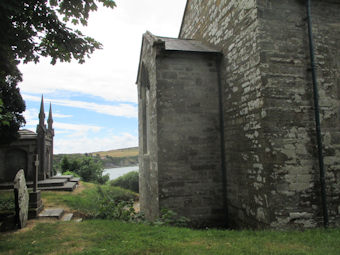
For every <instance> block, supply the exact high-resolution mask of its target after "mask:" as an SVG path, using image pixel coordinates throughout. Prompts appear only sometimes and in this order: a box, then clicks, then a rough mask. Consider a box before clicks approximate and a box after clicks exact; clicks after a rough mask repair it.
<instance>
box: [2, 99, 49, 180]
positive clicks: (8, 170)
mask: <svg viewBox="0 0 340 255" xmlns="http://www.w3.org/2000/svg"><path fill="white" fill-rule="evenodd" d="M52 125H53V119H52V108H51V105H50V110H49V115H48V119H47V127H46V125H45V112H44V99H43V98H42V99H41V106H40V113H39V124H38V125H37V132H36V133H35V132H33V131H30V130H27V129H23V130H19V139H18V140H17V141H14V142H13V143H11V144H9V145H1V146H0V182H12V181H13V180H14V177H15V175H16V173H17V172H18V170H19V169H23V170H24V172H25V177H26V180H28V181H33V174H34V169H35V164H34V162H35V159H36V158H35V157H36V155H37V154H38V158H39V171H38V179H39V180H45V179H47V178H49V177H52V176H53V137H54V129H53V127H52Z"/></svg>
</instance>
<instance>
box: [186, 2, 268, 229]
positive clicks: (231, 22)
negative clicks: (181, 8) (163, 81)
mask: <svg viewBox="0 0 340 255" xmlns="http://www.w3.org/2000/svg"><path fill="white" fill-rule="evenodd" d="M184 15H185V16H184V19H183V23H182V27H181V32H180V38H188V39H189V38H190V39H197V40H202V41H203V42H205V43H209V44H212V45H214V46H216V47H218V48H220V49H221V50H222V52H223V55H224V59H223V62H222V66H221V71H222V79H221V82H222V85H223V87H224V89H223V91H224V93H223V98H224V101H223V103H224V105H223V107H224V108H223V114H224V127H225V129H224V136H225V148H226V150H225V154H226V155H225V156H226V168H227V172H226V174H227V180H226V181H227V204H228V217H229V223H230V225H232V226H243V225H253V226H256V225H257V224H258V223H259V222H261V224H264V223H268V219H267V218H266V215H265V213H264V210H265V209H266V207H268V205H267V203H266V197H265V194H266V193H268V192H267V191H266V189H268V187H267V184H266V179H265V178H264V176H263V172H264V170H263V166H262V165H261V162H260V158H259V155H260V154H261V153H262V152H263V150H264V149H265V148H264V147H263V146H262V143H263V139H262V138H261V132H262V131H261V130H262V119H263V117H264V116H263V115H264V113H263V112H262V106H263V95H262V90H261V76H260V65H259V63H260V52H259V47H258V43H257V40H258V36H259V29H258V18H257V9H256V1H249V0H237V1H236V0H234V1H212V0H209V1H199V0H189V1H188V3H187V9H186V11H185V14H184ZM259 202H260V203H262V205H261V206H258V205H257V204H258V203H259Z"/></svg>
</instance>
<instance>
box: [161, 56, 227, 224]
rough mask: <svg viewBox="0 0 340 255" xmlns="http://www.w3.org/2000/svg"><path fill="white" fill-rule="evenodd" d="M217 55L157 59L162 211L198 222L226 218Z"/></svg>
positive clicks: (218, 221)
mask: <svg viewBox="0 0 340 255" xmlns="http://www.w3.org/2000/svg"><path fill="white" fill-rule="evenodd" d="M216 57H217V56H216V54H209V53H197V52H176V51H175V52H171V51H167V52H164V53H162V54H160V55H159V56H158V58H157V111H158V112H157V116H158V122H157V128H158V134H157V135H158V148H159V151H158V169H159V172H158V176H159V204H160V209H163V208H166V209H171V210H173V211H175V212H177V213H178V214H179V215H182V216H186V217H188V218H190V219H191V220H192V221H193V223H194V224H195V223H197V224H198V225H203V226H204V225H220V226H222V225H223V223H224V220H225V211H224V205H223V188H222V184H223V183H222V169H221V153H220V152H221V137H220V132H221V131H220V120H219V101H218V68H217V59H216Z"/></svg>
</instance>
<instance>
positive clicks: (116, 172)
mask: <svg viewBox="0 0 340 255" xmlns="http://www.w3.org/2000/svg"><path fill="white" fill-rule="evenodd" d="M138 168H139V167H138V166H129V167H116V168H108V169H104V172H103V175H105V174H109V176H110V180H114V179H116V178H118V177H119V176H122V175H124V174H126V173H128V172H131V171H138Z"/></svg>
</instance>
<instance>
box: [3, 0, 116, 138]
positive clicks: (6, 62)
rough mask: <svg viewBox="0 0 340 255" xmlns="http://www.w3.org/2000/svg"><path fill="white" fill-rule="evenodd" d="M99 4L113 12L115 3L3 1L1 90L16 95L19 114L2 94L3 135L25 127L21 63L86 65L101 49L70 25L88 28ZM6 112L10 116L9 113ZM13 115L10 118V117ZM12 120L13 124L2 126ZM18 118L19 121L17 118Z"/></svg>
mask: <svg viewBox="0 0 340 255" xmlns="http://www.w3.org/2000/svg"><path fill="white" fill-rule="evenodd" d="M97 3H102V4H103V5H104V6H105V7H109V8H114V7H115V6H116V4H115V2H114V1H113V0H1V1H0V88H1V89H2V90H5V91H13V93H14V92H15V91H16V100H17V101H16V104H17V105H18V106H21V108H20V109H19V111H16V110H13V111H11V107H14V106H9V105H8V104H11V103H13V102H7V101H6V100H5V98H4V97H3V95H2V94H1V95H0V96H1V97H0V99H2V102H3V105H2V107H3V108H2V112H0V118H1V119H0V121H1V126H0V133H3V128H7V129H11V130H14V131H15V132H16V131H17V130H18V129H19V127H20V126H21V125H22V124H23V123H24V118H23V116H22V114H21V113H22V112H23V111H24V110H25V107H23V108H22V106H24V102H23V99H22V97H21V96H20V93H19V90H18V88H17V87H16V86H17V84H18V83H19V82H20V81H22V74H21V73H20V71H19V69H18V64H19V63H20V62H23V63H28V62H32V61H33V62H35V63H37V62H39V58H40V57H41V56H43V57H47V56H50V57H51V64H55V63H56V62H57V61H58V60H59V61H61V62H65V61H66V62H70V61H71V60H72V59H75V60H77V61H78V62H79V63H84V61H85V58H86V57H89V56H90V54H92V53H93V52H94V50H96V49H101V48H102V45H101V44H100V43H99V42H97V41H96V40H94V39H93V38H91V37H88V36H85V35H83V34H82V33H81V32H80V31H79V30H74V29H72V28H70V27H69V26H68V25H67V22H69V21H70V22H71V23H73V24H74V25H78V24H81V25H84V26H86V25H87V20H88V18H89V13H90V12H91V11H96V10H97V8H98V7H97ZM14 108H15V109H16V107H14ZM3 109H6V110H8V111H9V112H6V110H3ZM8 113H9V114H10V115H7V114H8ZM19 116H20V117H19ZM8 117H11V118H12V120H11V121H9V125H7V124H8V122H6V121H5V122H3V119H5V118H6V119H8ZM18 117H19V118H18ZM3 123H5V125H2V124H3Z"/></svg>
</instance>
